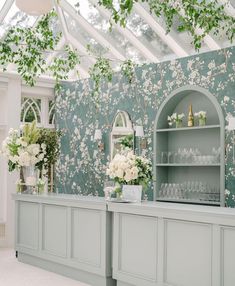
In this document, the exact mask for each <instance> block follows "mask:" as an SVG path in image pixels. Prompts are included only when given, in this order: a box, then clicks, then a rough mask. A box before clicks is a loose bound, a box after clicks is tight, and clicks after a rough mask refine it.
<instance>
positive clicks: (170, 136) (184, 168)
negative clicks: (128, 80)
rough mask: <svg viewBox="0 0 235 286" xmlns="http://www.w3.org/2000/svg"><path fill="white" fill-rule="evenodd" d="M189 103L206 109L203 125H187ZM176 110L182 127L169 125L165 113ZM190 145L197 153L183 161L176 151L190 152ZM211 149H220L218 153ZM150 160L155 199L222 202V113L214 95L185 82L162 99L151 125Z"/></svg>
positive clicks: (170, 113)
mask: <svg viewBox="0 0 235 286" xmlns="http://www.w3.org/2000/svg"><path fill="white" fill-rule="evenodd" d="M190 104H192V106H193V112H194V113H195V112H198V111H206V112H207V123H206V126H197V124H195V126H194V127H187V117H188V109H189V105H190ZM175 112H177V113H184V114H185V118H184V120H183V127H182V128H174V127H171V128H170V127H169V125H168V121H167V117H168V115H172V114H173V113H175ZM190 148H191V150H197V151H199V152H200V154H198V155H195V156H196V157H195V156H194V155H190V156H191V161H190V160H187V159H186V160H184V161H183V160H182V156H180V155H179V154H181V152H182V150H184V151H186V154H187V152H188V151H189V152H188V153H189V154H190ZM179 150H180V152H178V151H179ZM213 150H216V151H217V152H218V153H219V154H218V156H217V157H216V156H215V155H213ZM218 150H219V151H218ZM184 151H183V152H184ZM183 152H182V153H183ZM199 152H198V153H199ZM186 156H187V155H186ZM197 156H198V157H197ZM200 156H201V157H200ZM209 156H210V157H209ZM213 156H214V157H213ZM164 158H165V160H166V161H164ZM153 161H154V182H155V183H154V195H155V200H159V201H168V202H171V201H173V202H181V203H195V204H206V205H221V206H223V205H224V184H225V182H224V181H225V179H224V175H225V162H224V116H223V112H222V109H221V107H220V105H219V103H218V101H217V99H216V98H215V96H213V95H212V94H211V93H210V92H209V91H208V90H206V89H204V88H201V87H198V86H190V85H188V86H184V87H181V88H178V89H176V90H175V91H174V92H172V93H171V94H170V95H169V96H168V97H167V98H166V99H165V100H164V102H163V103H162V104H161V106H160V108H159V110H158V112H157V116H156V120H155V125H154V160H153ZM163 184H168V185H167V186H166V185H163ZM170 184H171V185H170ZM173 184H175V185H173ZM197 186H199V187H198V189H197Z"/></svg>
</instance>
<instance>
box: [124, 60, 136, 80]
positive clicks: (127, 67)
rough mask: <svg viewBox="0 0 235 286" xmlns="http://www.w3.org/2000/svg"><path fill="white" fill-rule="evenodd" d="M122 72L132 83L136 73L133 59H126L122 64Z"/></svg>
mask: <svg viewBox="0 0 235 286" xmlns="http://www.w3.org/2000/svg"><path fill="white" fill-rule="evenodd" d="M121 72H122V74H123V75H124V76H125V77H126V78H127V79H128V82H129V83H132V82H133V79H134V75H135V63H134V62H132V60H126V61H125V62H123V64H122V65H121Z"/></svg>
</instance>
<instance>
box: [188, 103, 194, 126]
mask: <svg viewBox="0 0 235 286" xmlns="http://www.w3.org/2000/svg"><path fill="white" fill-rule="evenodd" d="M193 126H194V116H193V108H192V104H190V106H189V113H188V127H193Z"/></svg>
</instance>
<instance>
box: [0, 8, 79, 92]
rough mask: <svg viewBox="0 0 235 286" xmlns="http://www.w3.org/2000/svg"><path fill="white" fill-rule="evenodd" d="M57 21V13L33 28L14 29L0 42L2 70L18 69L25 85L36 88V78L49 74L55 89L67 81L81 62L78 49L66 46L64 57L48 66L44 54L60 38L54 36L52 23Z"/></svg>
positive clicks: (51, 13)
mask: <svg viewBox="0 0 235 286" xmlns="http://www.w3.org/2000/svg"><path fill="white" fill-rule="evenodd" d="M56 20H57V14H56V13H55V11H54V10H52V11H51V12H50V13H48V14H47V15H45V16H44V17H42V19H41V20H39V21H38V23H37V25H36V26H35V27H33V28H20V27H13V28H11V29H10V30H9V31H8V32H7V34H6V36H5V38H4V40H3V41H1V42H0V66H1V68H2V70H3V71H6V70H7V67H8V66H9V64H14V65H15V66H16V69H17V72H18V73H19V74H20V75H21V77H22V79H23V80H24V82H25V83H26V84H28V85H30V86H34V85H35V83H36V79H37V78H38V77H39V76H40V75H42V74H45V73H46V72H51V73H52V75H53V77H54V79H55V81H56V88H59V82H60V81H61V80H65V79H67V78H68V72H69V71H70V70H72V69H74V68H75V66H76V64H77V63H79V56H78V54H77V52H76V50H72V49H71V48H70V47H69V46H66V48H65V51H64V53H63V58H60V57H55V58H54V60H53V61H52V63H51V64H50V65H47V63H46V60H45V53H50V52H53V51H54V50H55V49H56V45H57V44H58V42H59V40H60V39H61V36H62V35H61V33H60V32H57V33H55V32H54V31H53V28H52V27H51V24H52V23H53V21H56Z"/></svg>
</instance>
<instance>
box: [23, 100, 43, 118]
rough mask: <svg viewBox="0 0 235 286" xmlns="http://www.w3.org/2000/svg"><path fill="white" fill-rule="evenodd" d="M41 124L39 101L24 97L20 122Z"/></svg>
mask: <svg viewBox="0 0 235 286" xmlns="http://www.w3.org/2000/svg"><path fill="white" fill-rule="evenodd" d="M34 120H36V121H37V123H41V100H40V99H33V98H27V97H24V98H23V99H22V105H21V122H32V121H34Z"/></svg>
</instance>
